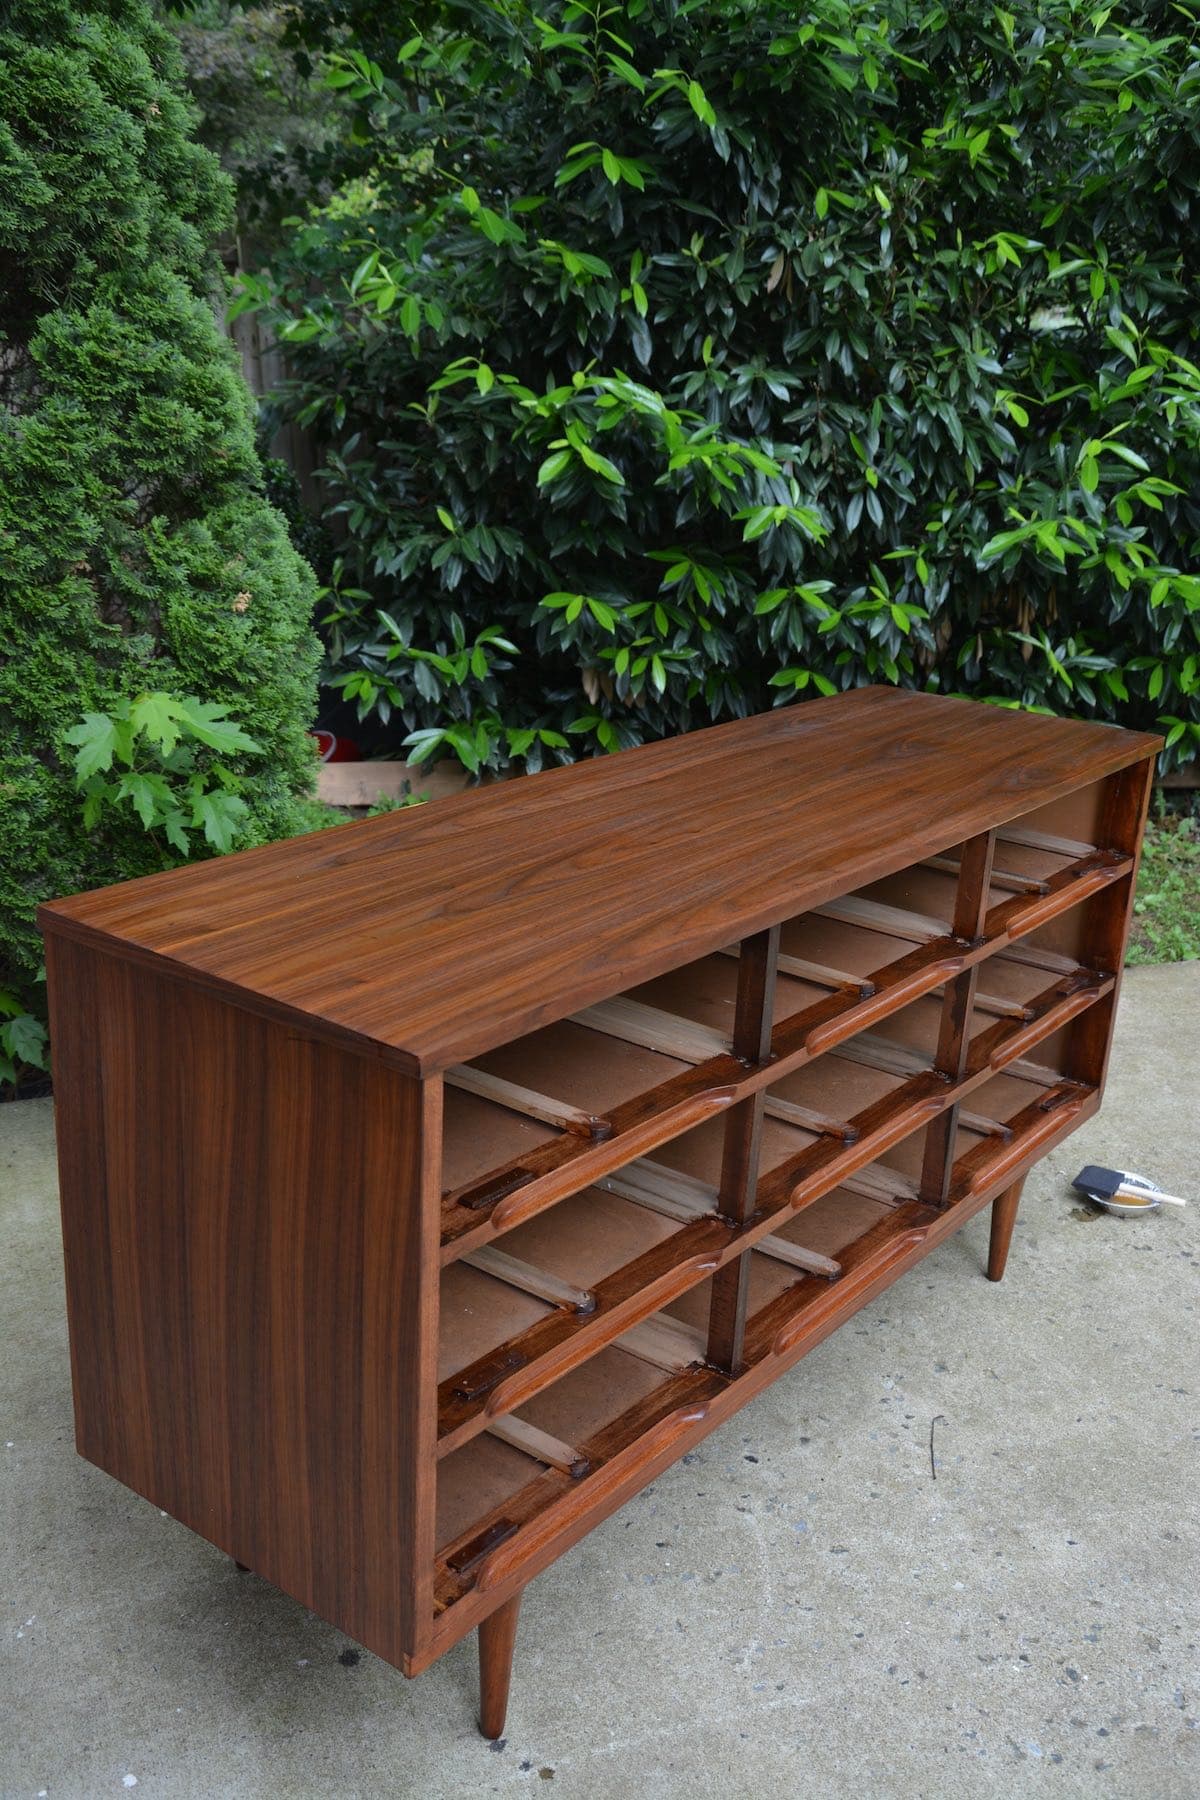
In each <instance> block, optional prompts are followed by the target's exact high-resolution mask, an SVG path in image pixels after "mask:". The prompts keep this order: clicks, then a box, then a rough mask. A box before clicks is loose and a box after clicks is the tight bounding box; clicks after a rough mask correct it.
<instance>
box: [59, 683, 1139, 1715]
mask: <svg viewBox="0 0 1200 1800" xmlns="http://www.w3.org/2000/svg"><path fill="white" fill-rule="evenodd" d="M1157 747H1158V741H1157V740H1156V739H1154V738H1150V737H1144V736H1134V735H1131V734H1128V733H1124V732H1120V731H1116V730H1113V729H1111V728H1108V727H1104V726H1093V725H1085V724H1075V723H1067V722H1063V721H1060V720H1054V719H1048V718H1043V717H1038V716H1033V715H1028V714H1014V713H1011V712H1008V711H1001V710H998V709H993V708H990V707H986V706H980V705H975V704H972V703H969V702H965V701H955V700H947V699H942V698H937V697H931V696H927V695H917V694H911V693H901V692H895V691H892V690H886V689H866V690H863V691H860V692H857V693H852V694H847V695H844V696H839V697H838V698H836V699H830V700H820V701H815V702H813V703H811V704H807V705H804V706H802V707H797V708H792V709H789V710H786V711H781V712H777V713H773V714H770V715H768V716H764V717H761V718H754V719H748V720H745V721H744V722H741V723H738V724H733V725H726V726H721V727H719V728H716V729H713V730H710V731H703V732H698V733H696V734H694V735H693V736H690V737H687V738H682V739H678V740H676V741H673V742H669V743H662V744H655V745H652V746H649V747H647V748H645V749H642V750H636V751H630V752H627V753H626V754H624V755H621V756H618V757H613V758H610V759H606V760H603V761H598V762H593V763H587V764H581V765H577V766H576V767H573V768H570V769H563V770H558V771H554V772H551V773H549V774H546V775H542V776H538V777H535V778H534V779H532V780H527V781H520V782H512V783H502V784H499V785H497V786H495V787H492V788H489V789H486V790H483V791H477V792H471V793H467V794H463V795H460V796H458V797H456V798H453V799H449V800H446V801H444V802H442V803H440V804H439V805H437V806H434V807H427V808H417V809H413V810H410V811H407V812H402V813H396V814H391V815H387V816H384V817H380V818H377V819H373V820H369V821H366V822H364V823H362V824H357V825H347V826H345V827H343V828H340V829H339V830H337V831H333V832H323V833H319V834H317V835H316V836H313V837H310V838H305V839H300V840H296V841H293V842H290V843H284V844H279V845H275V846H272V847H270V848H266V849H261V850H253V851H249V852H246V853H244V854H242V855H239V856H231V857H227V858H224V859H222V860H219V861H216V862H210V863H205V864H201V865H197V866H195V867H192V868H189V869H184V870H179V871H176V872H173V873H171V874H165V875H156V876H151V877H149V878H147V879H145V880H142V881H135V882H130V883H127V884H125V885H123V886H121V887H117V888H111V889H108V890H105V891H103V892H100V893H92V894H87V895H83V896H80V897H77V898H75V899H70V900H63V901H59V902H56V903H55V904H53V905H51V906H48V907H45V908H44V909H43V912H42V923H43V926H44V929H45V932H46V939H47V958H48V968H49V980H50V994H51V1002H52V1008H53V1024H54V1045H55V1072H56V1090H57V1095H58V1106H57V1113H58V1132H59V1155H60V1166H61V1174H62V1200H63V1226H64V1237H65V1243H66V1266H67V1292H68V1306H69V1315H70V1326H71V1346H72V1359H73V1370H74V1383H75V1408H76V1427H77V1439H78V1445H79V1449H80V1451H81V1453H82V1454H83V1455H84V1456H87V1457H89V1458H90V1459H91V1460H92V1461H93V1462H95V1463H98V1464H99V1465H100V1467H102V1468H104V1469H107V1470H109V1471H110V1472H111V1473H112V1474H113V1475H115V1476H117V1477H118V1478H119V1479H120V1480H122V1481H124V1482H126V1483H127V1484H128V1485H129V1486H130V1487H132V1488H134V1489H136V1491H137V1492H138V1493H140V1494H144V1495H145V1496H146V1497H147V1498H148V1499H150V1500H152V1501H153V1502H154V1504H155V1505H157V1506H160V1507H162V1508H164V1509H165V1510H166V1511H167V1512H169V1513H171V1514H172V1515H173V1516H174V1517H175V1518H177V1519H181V1520H182V1521H184V1523H185V1524H187V1525H189V1526H191V1527H192V1529H193V1530H195V1531H197V1532H200V1533H201V1534H202V1535H203V1536H204V1537H206V1538H208V1539H210V1540H211V1542H213V1543H214V1544H217V1545H219V1546H221V1548H222V1549H224V1550H226V1551H227V1552H228V1553H229V1554H230V1555H231V1556H233V1557H235V1558H236V1559H237V1560H238V1561H239V1562H240V1563H243V1564H247V1565H249V1566H250V1567H252V1568H254V1569H255V1570H257V1571H258V1572H259V1573H260V1574H262V1575H264V1576H265V1577H267V1578H268V1579H269V1580H271V1581H273V1582H275V1583H277V1584H278V1585H279V1586H280V1587H281V1588H283V1589H284V1590H286V1591H287V1592H288V1593H289V1594H293V1595H294V1596H295V1597H296V1598H297V1599H298V1600H300V1601H302V1602H303V1603H304V1604H305V1605H306V1606H310V1607H312V1608H314V1609H315V1610H316V1611H317V1612H319V1613H321V1614H322V1615H323V1616H324V1617H326V1618H327V1619H329V1620H331V1621H332V1622H333V1623H334V1624H336V1625H337V1626H339V1627H340V1628H341V1629H343V1630H344V1631H346V1632H348V1633H349V1634H350V1635H351V1636H353V1637H355V1638H357V1639H358V1640H359V1641H360V1642H362V1643H363V1644H365V1645H367V1646H368V1647H369V1648H370V1649H372V1650H374V1651H376V1652H377V1653H378V1654H379V1655H380V1656H383V1657H385V1658H387V1659H388V1660H389V1661H390V1662H392V1663H394V1664H396V1665H397V1667H399V1668H401V1669H403V1670H404V1672H405V1673H406V1674H410V1675H412V1674H416V1673H417V1672H418V1671H419V1670H420V1669H422V1668H424V1667H426V1665H427V1664H429V1663H430V1662H432V1661H433V1660H434V1658H435V1657H437V1656H439V1655H441V1653H442V1652H443V1651H444V1650H445V1649H447V1647H448V1646H449V1645H451V1644H453V1643H454V1642H455V1641H456V1640H457V1639H458V1638H460V1637H462V1636H463V1634H464V1633H465V1632H468V1631H470V1630H472V1629H473V1628H474V1627H476V1626H482V1630H481V1633H480V1642H481V1649H482V1655H483V1693H484V1697H483V1712H482V1724H483V1728H484V1729H485V1731H486V1732H488V1733H489V1734H492V1735H494V1734H496V1733H498V1732H499V1731H500V1729H501V1727H502V1723H503V1714H504V1701H505V1695H506V1691H507V1682H508V1669H509V1663H510V1658H511V1653H512V1644H513V1635H514V1631H515V1626H516V1609H517V1604H518V1600H519V1596H520V1594H521V1591H522V1589H523V1588H524V1586H525V1584H526V1583H527V1582H528V1581H529V1580H530V1578H531V1577H532V1576H534V1575H536V1574H537V1572H538V1571H539V1570H540V1569H543V1568H544V1567H545V1566H546V1565H547V1564H548V1563H549V1562H550V1561H551V1560H552V1559H553V1558H555V1557H557V1556H559V1555H561V1553H562V1552H563V1551H564V1550H565V1549H566V1548H567V1547H568V1546H569V1545H571V1544H573V1543H574V1542H575V1541H576V1540H577V1539H579V1538H580V1537H582V1536H583V1534H584V1533H585V1532H587V1531H588V1530H590V1528H591V1527H592V1526H593V1525H594V1524H595V1523H596V1522H597V1521H598V1520H600V1519H602V1518H603V1517H604V1516H605V1515H606V1514H608V1513H610V1512H611V1511H612V1510H613V1509H614V1508H615V1507H617V1506H619V1505H620V1504H621V1503H622V1502H623V1501H624V1500H626V1499H627V1498H629V1496H630V1495H632V1494H634V1493H635V1492H637V1490H638V1489H639V1488H641V1487H642V1486H643V1485H644V1484H645V1483H646V1482H648V1481H650V1480H652V1479H653V1478H654V1477H655V1476H656V1475H657V1474H658V1473H659V1472H660V1471H661V1470H662V1469H664V1468H665V1467H666V1466H667V1465H668V1464H669V1463H670V1462H672V1461H673V1460H674V1459H675V1458H677V1457H679V1456H680V1455H682V1454H683V1453H684V1452H685V1451H687V1450H688V1449H690V1448H691V1447H692V1446H693V1445H695V1443H696V1442H697V1441H698V1440H699V1439H700V1438H701V1437H703V1436H704V1435H705V1433H707V1432H709V1431H711V1430H712V1429H713V1428H714V1426H716V1425H718V1424H719V1423H720V1422H721V1421H722V1420H723V1419H726V1418H728V1417H729V1416H730V1414H731V1413H733V1412H734V1411H735V1410H736V1409H737V1408H738V1407H739V1406H741V1405H742V1404H743V1403H744V1402H745V1401H746V1400H747V1399H749V1398H750V1397H751V1396H752V1395H753V1394H755V1393H756V1392H757V1391H758V1390H759V1389H760V1388H762V1387H763V1386H764V1385H765V1384H766V1383H767V1382H769V1381H772V1380H773V1379H774V1378H775V1377H776V1376H777V1375H779V1374H780V1373H781V1372H782V1371H783V1370H785V1369H787V1368H788V1367H789V1366H790V1365H791V1364H793V1363H794V1362H795V1361H796V1359H797V1358H798V1357H800V1356H802V1355H803V1354H804V1353H805V1351H807V1350H808V1349H810V1348H811V1347H812V1346H813V1345H814V1344H816V1343H818V1342H820V1340H821V1339H822V1338H824V1337H825V1336H826V1335H827V1334H828V1333H829V1332H831V1331H832V1330H834V1329H835V1327H836V1326H838V1325H839V1324H841V1323H842V1322H843V1321H844V1320H845V1319H846V1318H848V1317H849V1316H850V1315H851V1314H852V1313H854V1312H855V1311H856V1310H857V1309H858V1308H859V1307H861V1306H862V1305H863V1304H864V1303H865V1302H866V1301H868V1300H870V1299H871V1298H872V1297H873V1296H874V1295H876V1294H878V1293H879V1292H880V1291H881V1290H882V1289H884V1288H885V1287H887V1286H888V1285H889V1284H890V1283H891V1282H893V1281H895V1280H896V1279H897V1277H898V1276H899V1275H900V1274H902V1273H903V1272H904V1271H905V1270H906V1269H908V1268H910V1267H912V1266H913V1264H915V1263H916V1262H918V1261H919V1260H920V1259H921V1258H922V1257H923V1256H925V1255H927V1254H928V1252H929V1251H930V1250H931V1249H932V1248H933V1247H934V1245H936V1244H937V1243H938V1242H940V1241H941V1240H942V1239H943V1238H944V1237H946V1236H947V1234H948V1233H950V1232H952V1231H954V1230H956V1229H957V1228H958V1226H959V1225H961V1224H962V1222H963V1221H964V1220H965V1219H968V1218H970V1217H971V1216H972V1215H973V1214H974V1213H976V1212H977V1211H978V1210H979V1209H980V1208H981V1207H983V1206H985V1205H987V1204H989V1203H993V1235H992V1250H991V1263H990V1268H989V1273H990V1274H991V1275H992V1276H993V1278H995V1279H998V1278H999V1276H1000V1274H1001V1272H1002V1270H1003V1266H1004V1259H1005V1254H1006V1251H1007V1246H1008V1239H1009V1235H1010V1233H1011V1230H1012V1226H1013V1218H1014V1215H1015V1212H1016V1206H1017V1198H1018V1195H1019V1193H1020V1186H1021V1182H1022V1180H1023V1178H1024V1176H1025V1174H1026V1172H1027V1171H1028V1169H1029V1167H1030V1166H1031V1164H1032V1163H1033V1162H1034V1161H1035V1160H1036V1159H1037V1158H1038V1157H1039V1156H1041V1155H1043V1154H1044V1153H1045V1152H1046V1151H1047V1150H1048V1149H1049V1148H1051V1147H1052V1146H1053V1145H1055V1144H1057V1143H1058V1142H1059V1141H1060V1140H1061V1139H1062V1138H1063V1137H1064V1136H1065V1135H1066V1134H1067V1133H1068V1132H1070V1131H1072V1130H1073V1129H1074V1128H1075V1127H1076V1126H1077V1125H1079V1124H1080V1123H1082V1121H1083V1120H1084V1119H1086V1118H1088V1117H1089V1116H1090V1114H1092V1113H1093V1112H1094V1111H1095V1109H1096V1107H1097V1106H1098V1105H1099V1103H1100V1096H1101V1092H1102V1089H1103V1085H1104V1076H1105V1068H1106V1064H1107V1059H1108V1050H1109V1043H1110V1039H1111V1034H1112V1025H1113V1017H1114V1009H1115V1004H1116V996H1117V987H1118V983H1119V979H1120V969H1121V965H1122V952H1123V946H1124V941H1125V934H1126V929H1127V925H1128V920H1129V914H1130V907H1131V901H1132V895H1133V883H1134V875H1135V867H1136V862H1137V856H1138V847H1139V841H1140V836H1141V830H1142V825H1143V821H1144V816H1145V808H1146V803H1147V798H1148V794H1149V787H1150V779H1151V775H1152V773H1153V768H1154V762H1153V758H1154V753H1155V751H1156V749H1157Z"/></svg>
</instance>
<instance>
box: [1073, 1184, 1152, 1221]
mask: <svg viewBox="0 0 1200 1800" xmlns="http://www.w3.org/2000/svg"><path fill="white" fill-rule="evenodd" d="M1125 1186H1126V1187H1137V1188H1141V1189H1142V1190H1143V1191H1144V1193H1145V1195H1146V1198H1145V1199H1144V1200H1134V1199H1131V1198H1130V1196H1129V1195H1128V1194H1126V1195H1124V1196H1123V1197H1122V1198H1121V1199H1120V1200H1105V1199H1103V1198H1102V1197H1101V1196H1100V1195H1099V1194H1095V1193H1093V1192H1092V1190H1091V1188H1087V1189H1086V1190H1085V1192H1086V1193H1087V1197H1088V1199H1089V1200H1091V1201H1093V1202H1094V1203H1095V1205H1097V1206H1102V1207H1103V1208H1104V1210H1105V1212H1110V1213H1119V1214H1120V1215H1121V1217H1122V1218H1124V1219H1133V1218H1137V1217H1138V1216H1139V1215H1140V1214H1145V1213H1148V1212H1153V1211H1154V1210H1155V1208H1156V1207H1159V1206H1161V1205H1162V1201H1161V1200H1159V1199H1158V1198H1157V1196H1158V1195H1159V1194H1161V1193H1162V1192H1163V1190H1162V1188H1160V1187H1159V1186H1157V1184H1156V1183H1155V1182H1153V1181H1147V1180H1146V1178H1145V1176H1144V1175H1137V1176H1134V1175H1127V1176H1126V1177H1125Z"/></svg>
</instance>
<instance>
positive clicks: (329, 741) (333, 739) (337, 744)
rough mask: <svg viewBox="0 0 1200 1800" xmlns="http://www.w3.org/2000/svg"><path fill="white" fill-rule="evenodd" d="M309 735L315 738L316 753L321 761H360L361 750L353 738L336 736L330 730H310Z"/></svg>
mask: <svg viewBox="0 0 1200 1800" xmlns="http://www.w3.org/2000/svg"><path fill="white" fill-rule="evenodd" d="M308 735H309V737H311V738H315V739H316V740H317V755H318V756H319V757H320V759H321V761H322V762H323V763H327V762H361V761H362V751H361V750H360V749H359V747H358V745H357V744H356V743H355V741H354V739H353V738H343V737H337V736H336V735H335V733H334V732H332V731H320V730H319V731H310V732H309V734H308Z"/></svg>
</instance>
